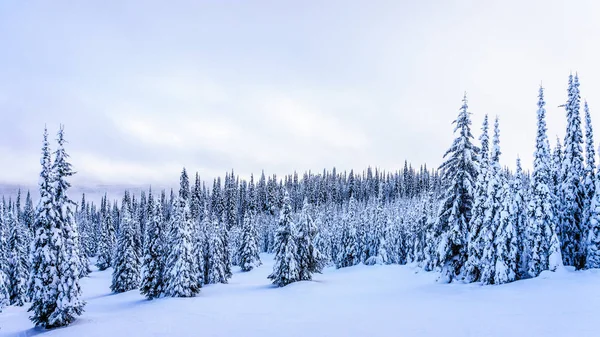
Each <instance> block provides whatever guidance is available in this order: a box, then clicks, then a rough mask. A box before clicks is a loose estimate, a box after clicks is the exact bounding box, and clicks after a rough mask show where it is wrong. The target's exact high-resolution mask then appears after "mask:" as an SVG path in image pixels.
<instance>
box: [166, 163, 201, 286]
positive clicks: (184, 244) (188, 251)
mask: <svg viewBox="0 0 600 337" xmlns="http://www.w3.org/2000/svg"><path fill="white" fill-rule="evenodd" d="M184 172H185V171H184ZM180 195H181V194H180ZM173 211H174V214H173V215H172V218H171V222H172V224H171V232H170V234H169V236H170V250H169V257H168V259H167V262H166V265H165V275H164V281H165V295H167V296H171V297H194V296H196V294H198V292H199V291H200V288H199V287H198V280H197V277H198V270H197V263H196V257H195V256H194V255H193V249H192V248H193V247H192V246H193V244H194V237H193V236H192V222H191V220H190V213H189V206H188V204H187V202H186V200H185V199H184V198H183V197H181V196H180V197H179V199H178V200H177V201H176V204H175V205H174V207H173Z"/></svg>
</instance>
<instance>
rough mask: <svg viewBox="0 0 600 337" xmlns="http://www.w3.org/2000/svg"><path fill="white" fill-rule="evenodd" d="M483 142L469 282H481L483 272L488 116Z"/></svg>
mask: <svg viewBox="0 0 600 337" xmlns="http://www.w3.org/2000/svg"><path fill="white" fill-rule="evenodd" d="M479 141H480V142H481V147H480V152H479V167H478V170H477V180H476V182H475V191H474V201H473V209H472V216H471V222H470V224H469V236H468V244H467V253H468V259H467V264H466V271H465V279H466V280H467V281H469V282H476V281H479V279H480V275H481V270H480V269H479V267H480V264H481V261H480V260H481V258H482V256H483V248H484V243H483V239H482V237H481V235H480V234H481V233H480V231H481V228H482V227H483V223H484V219H485V216H486V211H487V196H488V178H489V176H488V170H489V169H490V164H489V135H488V116H487V115H485V116H484V117H483V125H482V126H481V136H480V137H479Z"/></svg>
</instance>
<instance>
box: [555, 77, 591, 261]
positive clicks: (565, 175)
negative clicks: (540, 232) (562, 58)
mask: <svg viewBox="0 0 600 337" xmlns="http://www.w3.org/2000/svg"><path fill="white" fill-rule="evenodd" d="M579 100H580V98H579V78H578V76H577V75H575V78H573V75H570V76H569V89H568V100H567V103H566V104H565V108H566V110H567V131H566V134H565V141H564V153H563V162H562V185H561V191H562V195H561V202H560V205H561V207H562V208H561V210H560V216H561V218H560V220H561V226H560V231H561V232H560V234H561V238H562V254H563V256H562V257H563V261H564V263H565V264H566V265H570V266H575V268H576V269H581V268H583V266H584V263H585V255H584V247H583V242H584V240H583V237H582V236H583V224H582V222H581V220H582V215H583V214H582V212H583V209H582V208H583V198H584V190H583V186H582V180H583V153H582V152H583V149H582V144H583V134H582V132H581V116H580V113H579Z"/></svg>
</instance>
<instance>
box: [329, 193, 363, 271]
mask: <svg viewBox="0 0 600 337" xmlns="http://www.w3.org/2000/svg"><path fill="white" fill-rule="evenodd" d="M357 222H358V210H357V205H356V200H355V199H354V196H351V197H350V201H349V202H348V210H347V212H346V214H345V215H344V220H343V225H342V228H341V237H340V241H339V245H338V249H337V251H338V253H337V258H336V263H335V267H336V268H345V267H350V266H354V265H356V264H358V263H360V257H359V253H358V248H357V243H356V227H357Z"/></svg>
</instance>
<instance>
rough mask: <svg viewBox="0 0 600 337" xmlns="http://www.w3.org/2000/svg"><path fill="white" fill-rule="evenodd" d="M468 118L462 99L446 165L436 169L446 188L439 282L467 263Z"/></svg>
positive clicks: (473, 150)
mask: <svg viewBox="0 0 600 337" xmlns="http://www.w3.org/2000/svg"><path fill="white" fill-rule="evenodd" d="M469 115H470V113H469V112H468V105H467V97H466V95H465V97H464V98H463V105H462V107H461V109H460V112H459V114H458V117H457V119H456V120H455V121H454V124H455V128H454V132H455V133H457V137H456V139H455V140H454V141H453V143H452V146H451V147H450V149H448V151H447V152H446V154H445V155H444V158H446V161H445V162H444V163H443V164H442V165H441V166H440V170H441V171H442V175H443V177H442V180H443V181H444V182H445V184H446V191H445V192H444V197H443V198H444V200H443V201H442V205H441V207H440V209H439V212H438V214H439V216H438V221H437V224H436V227H437V232H438V233H441V238H440V246H439V249H438V253H439V261H440V264H441V276H440V281H442V282H451V281H452V280H454V279H456V278H458V277H460V276H461V275H462V272H463V269H464V266H465V263H466V261H467V254H468V252H467V233H468V224H469V222H470V221H471V208H472V206H473V186H474V183H475V179H476V176H477V152H478V149H477V147H476V146H475V145H473V143H472V139H473V135H472V134H471V126H470V125H471V120H470V117H469Z"/></svg>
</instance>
